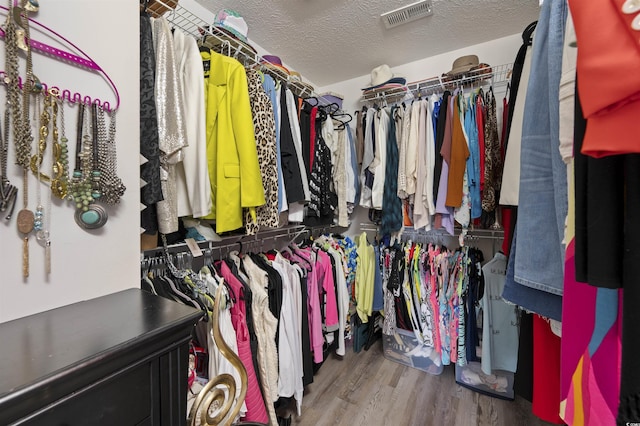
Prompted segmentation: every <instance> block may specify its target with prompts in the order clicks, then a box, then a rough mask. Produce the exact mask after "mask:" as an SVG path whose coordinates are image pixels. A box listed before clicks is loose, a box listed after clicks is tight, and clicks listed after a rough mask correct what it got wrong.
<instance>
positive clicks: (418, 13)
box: [380, 0, 433, 28]
mask: <svg viewBox="0 0 640 426" xmlns="http://www.w3.org/2000/svg"><path fill="white" fill-rule="evenodd" d="M432 6H433V4H432V2H431V0H421V1H417V2H415V3H411V4H409V5H407V6H404V7H401V8H399V9H396V10H392V11H391V12H387V13H383V14H382V15H380V17H381V18H382V21H383V22H384V26H385V27H387V28H393V27H397V26H398V25H402V24H406V23H407V22H411V21H415V20H416V19H420V18H424V17H425V16H429V15H432V14H433V10H432Z"/></svg>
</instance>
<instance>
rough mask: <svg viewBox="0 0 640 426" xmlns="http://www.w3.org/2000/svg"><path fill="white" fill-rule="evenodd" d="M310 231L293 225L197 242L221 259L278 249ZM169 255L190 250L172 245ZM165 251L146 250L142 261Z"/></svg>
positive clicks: (141, 255) (158, 255) (168, 249)
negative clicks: (227, 256) (280, 243)
mask: <svg viewBox="0 0 640 426" xmlns="http://www.w3.org/2000/svg"><path fill="white" fill-rule="evenodd" d="M307 232H308V230H307V229H306V227H305V226H303V225H291V226H286V227H283V228H275V229H267V230H263V231H260V232H258V234H256V235H232V236H225V237H222V240H221V241H196V244H197V245H198V247H199V248H200V250H202V252H203V253H205V252H206V251H209V252H211V253H215V252H218V253H219V254H220V257H223V256H222V253H225V254H228V253H229V252H230V251H232V250H234V249H235V250H238V251H245V252H246V251H248V250H247V249H251V250H254V251H264V249H265V248H266V249H267V250H270V249H271V248H276V245H277V243H278V240H284V241H286V243H287V244H289V243H290V242H292V241H294V240H296V239H297V238H299V237H300V236H301V235H302V234H304V233H307ZM167 251H168V252H169V254H177V253H189V254H190V251H191V250H190V249H189V246H188V245H187V244H186V243H179V244H172V245H169V246H167ZM163 252H164V249H163V248H162V247H156V248H154V249H150V250H145V251H143V252H142V253H141V254H140V259H141V261H142V260H144V259H146V258H153V257H162V255H163Z"/></svg>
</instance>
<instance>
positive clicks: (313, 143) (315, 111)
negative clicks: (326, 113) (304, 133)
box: [308, 106, 318, 173]
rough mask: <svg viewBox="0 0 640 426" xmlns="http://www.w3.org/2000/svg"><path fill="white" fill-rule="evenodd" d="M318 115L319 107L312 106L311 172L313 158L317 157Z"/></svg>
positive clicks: (310, 136) (310, 118)
mask: <svg viewBox="0 0 640 426" xmlns="http://www.w3.org/2000/svg"><path fill="white" fill-rule="evenodd" d="M317 116H318V107H317V106H315V107H313V108H311V114H310V117H309V120H311V126H310V127H309V128H310V129H311V130H310V132H309V133H310V135H309V146H310V148H309V170H308V171H309V173H311V170H313V159H314V158H315V152H316V117H317Z"/></svg>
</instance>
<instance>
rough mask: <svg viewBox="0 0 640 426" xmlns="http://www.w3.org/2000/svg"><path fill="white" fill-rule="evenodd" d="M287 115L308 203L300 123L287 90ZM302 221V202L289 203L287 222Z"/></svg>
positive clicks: (293, 101) (308, 193) (296, 109)
mask: <svg viewBox="0 0 640 426" xmlns="http://www.w3.org/2000/svg"><path fill="white" fill-rule="evenodd" d="M286 96H287V113H288V114H289V124H290V126H291V135H292V136H293V144H294V146H295V149H296V155H297V158H298V167H299V168H300V177H301V178H302V190H303V192H304V199H305V200H306V201H309V200H310V199H311V194H310V192H309V178H308V177H307V171H306V169H305V167H304V160H303V158H302V137H301V135H300V122H299V121H298V113H297V111H298V108H297V107H296V104H295V100H294V99H293V93H291V90H289V89H287V93H286ZM303 220H304V202H297V203H291V204H290V205H289V222H302V221H303Z"/></svg>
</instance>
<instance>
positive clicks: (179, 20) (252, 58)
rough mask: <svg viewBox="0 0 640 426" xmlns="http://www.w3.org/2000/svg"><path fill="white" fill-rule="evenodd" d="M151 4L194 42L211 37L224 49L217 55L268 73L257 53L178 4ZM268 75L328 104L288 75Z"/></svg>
mask: <svg viewBox="0 0 640 426" xmlns="http://www.w3.org/2000/svg"><path fill="white" fill-rule="evenodd" d="M153 3H156V4H159V5H160V6H163V7H164V8H166V9H168V11H167V12H165V13H164V15H163V16H164V17H165V19H166V20H167V21H168V22H169V23H170V24H172V25H173V26H174V27H177V28H180V29H181V30H182V31H183V32H184V33H186V34H190V35H191V36H193V37H194V38H195V39H196V40H198V39H202V38H203V37H204V36H207V37H213V38H215V39H216V40H217V42H218V43H219V45H220V46H222V47H224V48H223V49H221V51H220V52H219V53H222V54H226V55H227V56H234V57H236V59H238V56H240V57H241V58H242V60H241V62H244V64H245V66H249V67H252V68H255V67H257V68H260V69H261V70H262V71H263V72H267V73H269V70H268V69H267V68H266V67H265V66H264V62H265V60H264V59H263V58H262V57H261V56H259V55H258V54H257V53H254V52H250V51H248V49H247V48H246V47H243V46H242V45H241V44H240V43H234V42H233V41H229V37H227V36H225V35H224V33H223V32H221V31H220V30H218V29H217V28H215V27H214V26H213V25H211V24H210V23H208V22H206V21H205V20H203V19H201V18H200V17H198V16H197V15H196V14H194V13H192V12H191V11H189V10H188V9H187V8H185V7H184V6H181V5H180V4H178V5H176V6H175V8H174V7H172V6H171V5H169V4H167V3H165V2H164V1H162V0H155V1H154V2H153ZM269 75H271V76H272V77H274V78H277V79H278V80H280V81H284V82H286V83H287V85H288V86H289V88H290V89H293V90H294V91H295V92H296V94H297V95H298V96H300V97H302V98H309V97H315V98H316V99H317V100H318V102H319V103H321V104H324V105H329V104H330V102H328V101H326V100H325V99H323V98H320V97H318V95H317V94H316V93H315V92H314V91H313V90H311V89H310V88H309V87H308V86H306V85H304V84H302V83H301V82H299V81H297V80H295V79H293V78H292V77H291V76H290V75H286V74H284V73H275V72H272V73H269Z"/></svg>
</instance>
